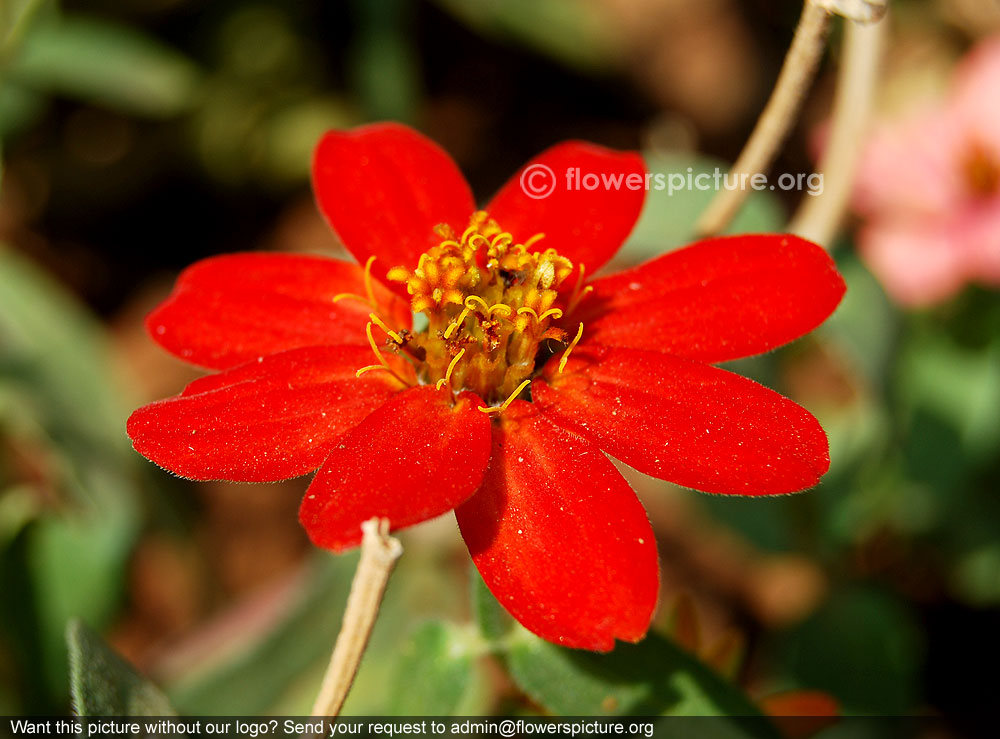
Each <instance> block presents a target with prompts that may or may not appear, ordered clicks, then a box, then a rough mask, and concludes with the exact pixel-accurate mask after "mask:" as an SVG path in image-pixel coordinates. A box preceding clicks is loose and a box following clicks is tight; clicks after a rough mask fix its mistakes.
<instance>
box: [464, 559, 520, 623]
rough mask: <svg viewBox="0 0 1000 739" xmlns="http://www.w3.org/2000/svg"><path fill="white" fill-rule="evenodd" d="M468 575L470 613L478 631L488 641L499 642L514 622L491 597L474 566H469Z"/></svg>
mask: <svg viewBox="0 0 1000 739" xmlns="http://www.w3.org/2000/svg"><path fill="white" fill-rule="evenodd" d="M469 575H470V577H469V579H470V587H469V590H470V592H471V593H472V612H473V614H474V616H475V619H476V623H477V624H478V625H479V631H480V633H481V634H482V635H483V636H484V637H485V638H486V639H488V640H489V641H491V642H496V641H499V640H500V639H502V638H503V637H505V636H506V635H507V634H509V633H510V631H511V630H512V629H513V628H514V626H515V625H516V622H515V621H514V619H513V618H512V617H511V615H510V614H509V613H507V611H506V610H504V607H503V606H501V605H500V604H499V603H498V602H497V599H496V598H494V597H493V593H491V592H490V591H489V588H487V587H486V583H485V582H483V578H482V577H481V576H480V575H479V570H477V569H476V567H475V565H472V564H470V565H469Z"/></svg>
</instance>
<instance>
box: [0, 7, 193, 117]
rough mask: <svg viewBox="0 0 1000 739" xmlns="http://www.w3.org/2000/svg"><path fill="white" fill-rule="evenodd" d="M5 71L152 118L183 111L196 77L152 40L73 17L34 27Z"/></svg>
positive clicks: (32, 82) (51, 90)
mask: <svg viewBox="0 0 1000 739" xmlns="http://www.w3.org/2000/svg"><path fill="white" fill-rule="evenodd" d="M7 74H8V75H9V76H10V78H11V79H12V80H14V81H16V82H18V83H19V84H22V85H25V86H28V87H31V88H34V89H36V90H39V91H43V92H47V93H50V94H62V95H67V96H70V97H74V98H77V99H80V100H84V101H87V102H92V103H97V104H100V105H106V106H108V107H111V108H115V109H117V110H121V111H123V112H125V113H132V114H137V115H146V116H152V117H166V116H172V115H176V114H177V113H180V112H182V111H184V110H185V109H187V108H188V107H189V106H191V105H192V103H193V102H194V100H195V95H196V93H197V90H198V86H199V81H200V80H199V77H200V75H199V72H198V70H197V68H196V67H195V66H194V64H193V63H192V62H190V61H189V60H188V59H186V58H185V57H184V56H182V55H181V54H180V53H179V52H177V51H174V50H173V49H170V48H169V47H166V46H164V45H163V44H161V43H159V42H158V41H156V40H154V39H153V38H151V37H149V36H146V35H144V34H142V33H140V32H138V31H135V30H133V29H130V28H128V27H125V26H120V25H116V24H113V23H110V22H108V21H101V20H97V19H93V18H87V17H82V16H74V15H70V16H63V17H62V18H61V19H58V20H56V21H54V22H48V23H38V24H36V25H34V26H33V27H32V29H31V32H30V33H29V34H28V35H27V36H26V37H25V38H24V41H23V43H22V45H21V48H20V50H19V53H18V54H17V55H16V56H15V58H14V59H13V61H12V62H11V64H10V66H9V67H8V69H7Z"/></svg>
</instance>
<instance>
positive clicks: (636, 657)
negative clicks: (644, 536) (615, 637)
mask: <svg viewBox="0 0 1000 739" xmlns="http://www.w3.org/2000/svg"><path fill="white" fill-rule="evenodd" d="M472 600H473V610H474V612H475V615H476V621H477V623H478V626H479V629H480V632H481V634H482V635H483V637H484V638H486V639H487V640H488V642H489V644H490V646H492V648H493V651H494V652H495V653H496V654H497V656H498V657H500V658H501V659H503V660H504V661H505V662H506V664H507V667H508V669H509V671H510V675H511V677H512V678H513V679H514V681H515V682H516V683H517V684H518V686H519V687H520V688H521V689H522V690H523V691H524V692H525V693H527V694H528V696H529V697H530V698H531V699H532V700H534V701H536V702H537V703H539V704H541V705H543V706H545V708H547V709H548V710H550V711H552V712H553V713H555V714H560V715H572V716H596V715H608V716H619V715H664V716H687V715H691V716H722V717H726V716H740V717H749V719H747V720H743V721H740V722H733V723H732V724H728V723H725V722H723V723H716V724H714V725H713V728H715V729H717V730H718V731H719V732H721V735H723V736H767V737H770V736H772V735H773V726H772V725H771V724H770V723H769V722H768V721H767V720H765V719H764V718H763V717H762V715H761V713H760V710H759V709H758V708H757V707H756V706H755V705H754V704H753V703H752V702H751V701H750V699H749V698H747V696H746V695H745V694H744V693H743V692H742V691H741V690H740V689H739V688H738V687H737V686H735V685H733V684H731V683H729V682H727V681H726V680H724V679H723V678H722V677H721V676H719V675H718V674H717V673H716V672H714V671H713V670H711V669H710V668H709V667H708V666H707V665H705V664H704V663H703V662H701V661H700V660H698V659H697V658H696V657H694V656H693V655H691V654H689V653H688V652H686V651H684V650H683V649H681V648H680V647H678V646H677V645H675V644H673V643H672V642H670V641H669V640H667V639H665V638H663V637H662V636H660V635H658V634H655V633H650V634H649V635H647V636H646V638H645V639H644V640H643V641H642V642H640V643H639V644H623V643H619V644H618V646H617V647H615V650H614V651H613V652H611V653H610V654H595V653H592V652H586V651H582V650H573V649H565V648H563V647H558V646H556V645H554V644H550V643H549V642H546V641H543V640H542V639H539V638H538V637H536V636H534V635H533V634H531V633H529V632H528V631H527V630H525V629H524V628H523V627H522V626H520V625H519V624H517V623H516V622H515V621H514V620H513V619H512V618H511V617H510V616H509V615H508V614H507V612H506V611H505V610H504V609H503V607H502V606H501V605H500V604H499V603H498V602H497V600H496V599H495V598H494V597H493V596H492V595H491V594H490V591H489V590H488V589H487V588H486V585H485V584H484V583H483V581H482V578H480V577H479V576H478V573H475V572H474V573H473V587H472ZM714 735H715V734H714V733H713V736H714Z"/></svg>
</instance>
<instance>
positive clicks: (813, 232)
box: [789, 23, 886, 248]
mask: <svg viewBox="0 0 1000 739" xmlns="http://www.w3.org/2000/svg"><path fill="white" fill-rule="evenodd" d="M885 29H886V24H885V23H875V24H874V25H867V26H862V25H858V24H855V23H848V24H847V28H846V29H844V54H843V62H842V65H841V67H840V74H839V77H838V79H837V93H836V97H835V99H834V103H833V122H832V125H831V128H830V138H829V141H828V142H827V147H826V151H825V152H824V154H823V159H822V160H821V161H820V164H819V170H818V171H819V172H821V173H822V176H823V192H822V193H821V194H819V195H816V196H809V197H807V198H806V199H805V202H803V203H802V205H801V206H800V207H799V211H798V212H797V213H796V214H795V217H794V218H793V219H792V222H791V225H790V227H789V231H791V232H792V233H794V234H798V235H799V236H801V237H802V238H805V239H809V240H810V241H815V242H816V243H817V244H820V245H822V246H824V247H826V248H829V247H830V242H831V241H832V240H833V237H834V236H836V234H837V228H838V226H839V225H840V221H841V219H842V218H843V215H844V211H845V210H846V208H847V200H848V198H849V197H850V193H851V185H852V183H853V181H854V171H855V169H856V168H857V164H858V158H859V156H860V155H861V147H862V145H863V144H864V141H865V131H866V129H867V127H868V121H869V118H870V115H871V109H872V104H873V102H874V99H875V86H876V78H877V71H878V66H879V62H880V60H881V57H882V46H883V43H884V39H885Z"/></svg>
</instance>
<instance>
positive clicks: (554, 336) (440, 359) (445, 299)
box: [387, 211, 583, 408]
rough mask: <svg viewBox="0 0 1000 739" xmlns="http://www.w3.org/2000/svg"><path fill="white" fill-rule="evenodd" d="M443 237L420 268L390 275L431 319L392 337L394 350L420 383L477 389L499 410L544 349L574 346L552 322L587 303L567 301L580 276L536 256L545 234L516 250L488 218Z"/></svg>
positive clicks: (477, 216) (562, 262)
mask: <svg viewBox="0 0 1000 739" xmlns="http://www.w3.org/2000/svg"><path fill="white" fill-rule="evenodd" d="M435 232H436V233H437V235H438V236H439V237H440V238H441V242H440V243H439V244H438V245H437V246H435V247H432V248H431V249H430V250H429V251H427V252H425V253H423V254H421V256H420V259H419V260H418V262H417V265H416V267H415V268H413V269H412V270H411V269H409V268H407V267H404V266H396V267H393V268H392V269H391V270H389V273H388V275H387V277H388V279H389V280H390V281H393V282H399V283H403V284H405V285H406V290H407V292H408V293H409V294H410V296H411V301H410V302H411V307H412V309H413V312H414V313H424V314H425V315H426V316H427V327H426V328H425V329H424V330H422V331H420V332H418V333H416V334H412V335H409V334H396V335H395V336H393V334H392V333H391V334H390V342H392V343H395V344H396V346H398V347H402V348H404V349H405V351H406V353H407V354H408V355H410V357H412V358H413V359H415V360H416V361H417V365H418V366H417V374H418V376H419V377H420V380H421V381H422V382H424V383H426V384H437V385H438V386H443V385H444V384H449V385H450V386H451V388H452V390H453V392H459V391H462V390H470V391H472V392H474V393H476V394H477V395H479V396H480V397H481V398H482V399H483V400H484V401H486V402H487V403H488V404H489V405H491V406H494V407H497V405H496V404H505V403H506V401H509V400H512V399H513V398H515V397H517V396H518V395H519V394H520V393H521V391H523V390H524V388H525V387H526V386H527V384H528V383H529V382H530V378H531V376H532V374H533V373H534V371H535V368H536V365H537V362H538V359H539V357H540V354H541V355H544V354H546V352H545V349H546V347H544V346H543V342H545V341H546V340H548V339H551V340H553V341H555V342H566V340H567V338H568V336H567V333H566V331H564V330H563V329H561V328H558V327H556V326H554V325H553V323H554V322H555V321H558V320H559V319H560V318H562V315H563V308H564V307H567V306H568V305H571V304H572V303H573V302H575V300H576V299H578V298H579V297H580V293H579V290H573V291H572V293H571V294H570V295H569V296H568V297H569V300H568V301H566V300H562V301H560V290H561V288H562V287H563V284H564V283H565V282H566V280H567V278H569V277H570V276H571V275H572V274H573V272H574V271H575V269H576V268H575V267H574V264H573V263H572V262H571V261H570V260H569V259H566V258H565V257H562V256H560V255H559V254H557V253H556V252H555V250H553V249H548V250H545V251H531V246H532V245H533V244H535V243H537V242H538V241H539V240H541V239H542V238H544V234H536V235H535V236H533V237H532V238H530V239H528V240H527V241H526V242H525V243H523V244H519V243H516V242H515V241H514V238H513V236H511V234H509V233H507V232H505V231H503V229H502V228H501V227H500V225H499V224H497V222H496V221H494V220H493V219H491V218H490V217H489V215H488V214H487V213H486V212H485V211H478V212H476V213H474V214H473V216H472V218H471V221H470V223H469V226H468V228H466V229H465V231H464V232H463V233H462V234H461V236H457V235H456V234H455V232H454V231H453V230H452V229H451V227H449V226H447V225H440V226H438V227H437V228H436V229H435ZM582 273H583V272H582V265H581V267H580V274H581V275H582ZM577 282H578V283H579V282H581V280H578V281H577ZM564 292H566V291H564ZM564 297H566V296H564ZM557 304H558V305H559V306H562V307H556V306H557ZM394 333H395V332H394ZM397 338H398V339H401V341H399V340H397ZM499 407H501V408H502V407H504V405H500V406H499Z"/></svg>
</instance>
